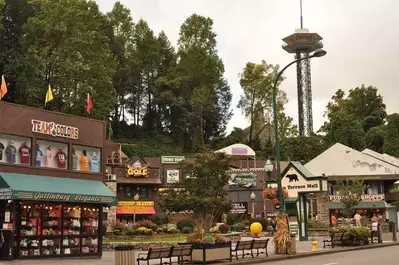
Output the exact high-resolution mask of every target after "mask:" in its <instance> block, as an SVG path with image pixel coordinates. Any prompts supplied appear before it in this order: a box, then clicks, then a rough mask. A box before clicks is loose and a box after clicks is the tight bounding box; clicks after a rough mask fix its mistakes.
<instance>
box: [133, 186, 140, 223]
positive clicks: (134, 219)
mask: <svg viewBox="0 0 399 265" xmlns="http://www.w3.org/2000/svg"><path fill="white" fill-rule="evenodd" d="M133 199H134V208H133V209H134V211H133V224H135V223H136V207H137V201H138V200H139V199H140V196H139V194H138V193H136V195H134V197H133Z"/></svg>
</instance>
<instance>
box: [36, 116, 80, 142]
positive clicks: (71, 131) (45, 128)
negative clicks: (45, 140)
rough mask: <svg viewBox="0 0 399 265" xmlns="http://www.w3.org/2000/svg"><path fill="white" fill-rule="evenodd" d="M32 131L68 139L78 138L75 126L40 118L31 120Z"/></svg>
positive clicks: (77, 130)
mask: <svg viewBox="0 0 399 265" xmlns="http://www.w3.org/2000/svg"><path fill="white" fill-rule="evenodd" d="M32 132H34V133H41V134H46V135H51V136H54V137H63V138H69V139H78V138H79V129H78V128H76V127H72V126H68V125H62V124H57V123H55V122H47V121H40V120H32Z"/></svg>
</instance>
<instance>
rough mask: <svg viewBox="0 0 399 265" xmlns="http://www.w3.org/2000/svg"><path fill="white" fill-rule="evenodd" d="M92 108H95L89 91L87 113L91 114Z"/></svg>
mask: <svg viewBox="0 0 399 265" xmlns="http://www.w3.org/2000/svg"><path fill="white" fill-rule="evenodd" d="M92 108H93V103H92V102H91V97H90V94H89V93H87V108H86V110H87V113H89V114H90V110H91V109H92Z"/></svg>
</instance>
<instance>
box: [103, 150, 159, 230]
mask: <svg viewBox="0 0 399 265" xmlns="http://www.w3.org/2000/svg"><path fill="white" fill-rule="evenodd" d="M118 149H119V151H118ZM146 160H147V158H142V157H140V156H134V157H131V158H126V156H125V155H124V154H123V152H122V151H121V148H116V150H113V152H112V154H111V155H110V156H108V159H107V161H106V163H107V172H108V175H109V176H110V177H109V178H108V179H107V185H108V187H114V188H115V192H116V194H117V197H118V205H117V206H116V207H115V215H113V214H110V215H109V218H108V221H110V222H112V221H115V220H116V219H118V220H120V221H122V222H125V223H131V222H133V223H134V222H136V221H138V220H144V219H148V218H150V216H152V215H154V214H156V212H157V209H156V205H155V200H156V199H157V196H158V188H159V187H160V185H161V184H162V182H161V175H160V172H161V169H160V168H159V165H158V166H157V165H153V164H152V163H150V162H147V161H146ZM150 160H151V158H150ZM114 185H115V186H114ZM112 210H113V209H111V210H110V211H112Z"/></svg>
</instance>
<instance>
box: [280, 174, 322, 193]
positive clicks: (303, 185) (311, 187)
mask: <svg viewBox="0 0 399 265" xmlns="http://www.w3.org/2000/svg"><path fill="white" fill-rule="evenodd" d="M322 183H323V184H322ZM281 184H282V186H283V187H284V188H286V190H287V192H288V197H290V198H295V197H298V193H305V192H319V191H321V190H322V189H323V190H325V189H327V180H323V181H321V180H319V179H317V180H311V179H305V178H304V177H302V175H301V174H300V173H299V172H298V171H297V170H296V169H295V168H293V167H292V168H290V169H289V170H288V171H287V173H286V174H285V175H284V176H283V177H282V180H281Z"/></svg>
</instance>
